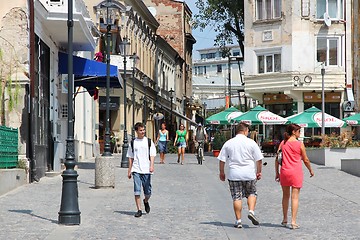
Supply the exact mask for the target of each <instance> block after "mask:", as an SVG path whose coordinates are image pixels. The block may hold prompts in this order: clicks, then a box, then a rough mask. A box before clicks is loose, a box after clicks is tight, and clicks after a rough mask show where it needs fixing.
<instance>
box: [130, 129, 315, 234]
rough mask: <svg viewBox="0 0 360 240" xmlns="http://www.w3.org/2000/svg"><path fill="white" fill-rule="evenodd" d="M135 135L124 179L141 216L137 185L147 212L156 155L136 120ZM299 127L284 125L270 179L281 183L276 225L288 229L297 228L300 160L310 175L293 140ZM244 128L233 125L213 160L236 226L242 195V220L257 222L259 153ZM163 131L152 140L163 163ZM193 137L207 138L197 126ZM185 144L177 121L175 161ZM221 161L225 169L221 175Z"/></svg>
mask: <svg viewBox="0 0 360 240" xmlns="http://www.w3.org/2000/svg"><path fill="white" fill-rule="evenodd" d="M134 128H135V131H136V134H137V137H136V138H135V139H134V140H133V141H132V142H131V144H130V147H129V149H128V152H127V157H128V158H129V168H128V178H129V179H131V178H133V181H134V195H135V204H136V208H137V212H136V213H135V217H141V216H142V207H141V206H142V204H141V199H140V195H141V187H142V188H143V192H144V199H143V204H144V208H145V212H146V213H149V212H150V204H149V199H150V197H151V190H152V186H151V175H152V174H153V172H154V159H155V156H156V148H155V144H154V142H153V141H152V140H150V139H148V138H147V137H146V136H145V127H144V125H143V124H142V123H140V122H139V123H136V124H135V127H134ZM300 128H301V127H300V126H299V125H296V124H290V125H288V126H287V129H286V132H285V133H284V140H283V141H282V142H281V143H280V145H279V150H280V149H281V151H282V156H283V157H282V161H281V165H280V164H279V162H278V161H275V181H277V182H280V185H281V187H282V192H283V194H282V212H283V219H282V222H281V225H282V226H285V227H287V226H289V227H290V228H291V229H298V228H300V226H299V225H298V224H297V222H296V217H297V212H298V207H299V194H300V189H301V188H302V184H303V170H302V162H301V161H303V162H304V164H305V166H306V167H307V169H308V170H309V173H310V177H313V176H314V172H313V170H312V168H311V165H310V161H309V158H308V157H307V155H306V151H305V146H304V144H303V143H302V142H300V141H298V138H299V136H300ZM248 133H249V128H248V125H247V124H245V123H239V124H238V125H237V127H236V136H235V137H233V138H232V139H230V140H228V141H227V142H225V144H224V146H223V147H222V149H221V151H220V154H219V156H218V159H219V178H220V180H221V181H225V179H227V180H228V183H229V188H230V193H231V197H232V200H233V209H234V213H235V225H234V226H235V227H236V228H242V222H241V216H242V208H243V206H242V199H243V198H247V205H248V218H249V219H250V220H251V222H252V223H253V224H254V225H259V224H260V223H259V220H258V218H257V216H256V215H255V206H256V200H257V189H256V183H257V181H258V180H260V179H261V177H262V175H261V174H262V173H261V172H262V159H263V154H262V153H261V150H260V148H259V146H258V144H257V143H256V142H255V141H254V140H253V139H251V138H248V137H247V136H248ZM168 135H169V133H168V131H167V130H166V125H165V123H163V124H162V125H161V130H159V136H158V138H157V140H156V143H157V144H159V149H160V150H161V151H160V162H161V163H164V161H165V158H164V157H165V152H166V142H167V141H168V140H169V136H168ZM194 139H196V140H197V141H202V140H203V139H205V140H206V139H207V134H206V132H204V130H203V129H202V126H201V125H199V126H198V128H197V131H196V133H195V137H194ZM186 143H187V133H186V130H185V128H184V125H183V124H180V127H179V130H177V131H176V137H175V142H174V146H175V145H177V146H178V162H180V156H181V157H182V158H181V164H183V163H184V151H185V147H186ZM226 163H227V166H228V172H227V174H225V165H226ZM290 196H291V223H290V224H289V225H288V209H289V202H290Z"/></svg>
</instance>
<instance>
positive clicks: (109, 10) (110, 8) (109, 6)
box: [102, 0, 115, 157]
mask: <svg viewBox="0 0 360 240" xmlns="http://www.w3.org/2000/svg"><path fill="white" fill-rule="evenodd" d="M105 8H106V18H103V19H104V23H105V24H106V120H105V143H104V153H103V154H102V156H104V157H106V156H111V155H112V154H111V146H110V39H111V25H112V23H113V20H114V19H112V17H113V15H114V10H115V8H114V4H113V3H112V2H111V0H107V2H106V4H104V9H103V10H105Z"/></svg>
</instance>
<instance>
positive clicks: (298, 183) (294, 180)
mask: <svg viewBox="0 0 360 240" xmlns="http://www.w3.org/2000/svg"><path fill="white" fill-rule="evenodd" d="M300 128H301V127H300V126H299V125H297V124H290V125H288V126H287V128H286V132H285V133H284V141H282V142H281V143H280V146H279V149H281V150H282V156H283V159H282V165H281V168H280V172H279V163H278V161H275V172H276V177H275V180H276V181H278V182H279V181H280V185H281V187H282V191H283V197H282V209H283V221H282V222H281V225H283V226H285V227H286V226H287V222H288V219H287V213H288V208H289V199H290V193H291V225H290V228H292V229H297V228H299V227H300V226H299V225H298V224H297V223H296V216H297V211H298V206H299V193H300V188H301V187H302V184H303V179H304V174H303V170H302V162H301V160H303V161H304V164H305V166H306V167H307V169H308V170H309V172H310V177H313V176H314V172H313V170H312V168H311V165H310V160H309V158H308V157H307V155H306V150H305V146H304V144H303V143H302V142H300V141H298V140H297V139H298V138H299V136H300Z"/></svg>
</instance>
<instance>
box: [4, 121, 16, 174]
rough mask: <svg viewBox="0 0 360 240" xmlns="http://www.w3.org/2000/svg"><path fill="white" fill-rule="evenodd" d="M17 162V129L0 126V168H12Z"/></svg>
mask: <svg viewBox="0 0 360 240" xmlns="http://www.w3.org/2000/svg"><path fill="white" fill-rule="evenodd" d="M17 163H18V129H17V128H8V127H5V126H0V168H14V167H16V165H17Z"/></svg>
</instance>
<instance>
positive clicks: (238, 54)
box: [232, 50, 240, 56]
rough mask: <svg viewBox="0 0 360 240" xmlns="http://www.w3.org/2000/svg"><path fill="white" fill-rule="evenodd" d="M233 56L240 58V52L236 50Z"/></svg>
mask: <svg viewBox="0 0 360 240" xmlns="http://www.w3.org/2000/svg"><path fill="white" fill-rule="evenodd" d="M232 55H233V56H240V50H234V51H233V54H232Z"/></svg>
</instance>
